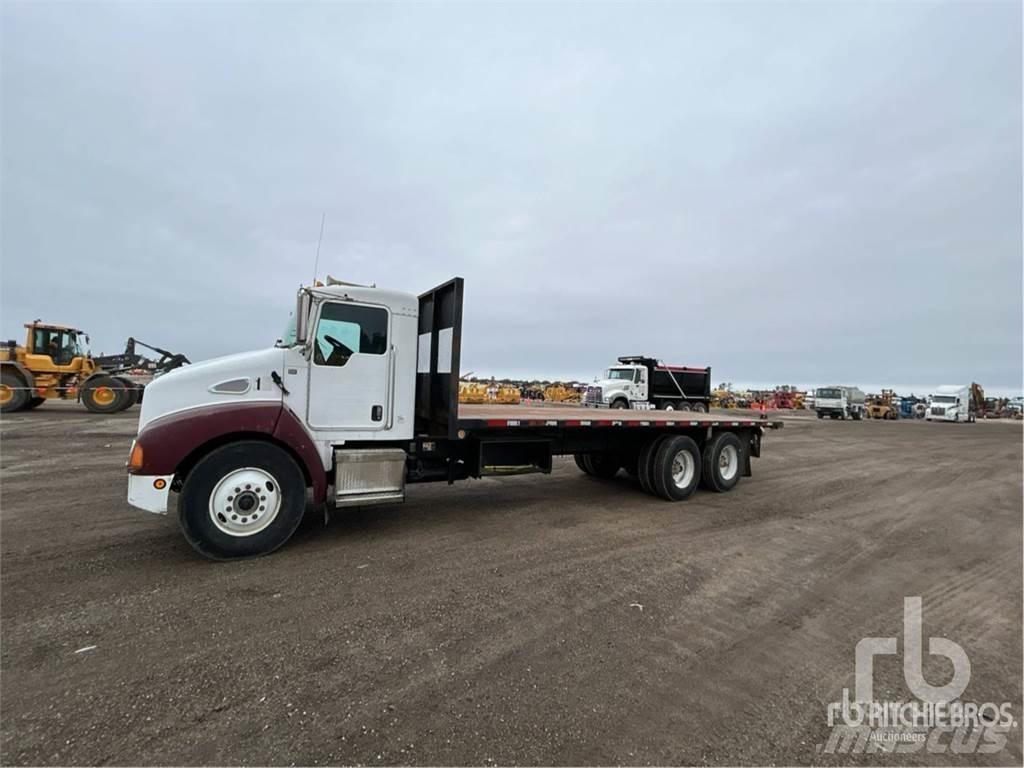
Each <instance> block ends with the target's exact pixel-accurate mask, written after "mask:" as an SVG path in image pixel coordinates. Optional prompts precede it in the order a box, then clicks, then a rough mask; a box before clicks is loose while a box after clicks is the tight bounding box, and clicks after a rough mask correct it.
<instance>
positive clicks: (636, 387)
mask: <svg viewBox="0 0 1024 768" xmlns="http://www.w3.org/2000/svg"><path fill="white" fill-rule="evenodd" d="M583 404H584V405H586V406H591V407H607V408H636V409H640V410H643V409H651V408H656V409H659V410H663V411H696V412H698V413H707V410H708V407H709V406H710V405H711V368H708V367H703V368H701V367H690V366H685V365H666V364H665V363H662V362H661V361H659V360H655V359H654V358H653V357H644V356H643V355H633V356H626V357H620V358H619V364H618V365H616V366H612V367H611V368H608V369H607V370H606V371H605V372H604V376H603V377H602V378H600V379H598V380H597V381H595V382H594V383H593V384H592V385H590V386H588V387H587V389H586V391H585V392H584V394H583Z"/></svg>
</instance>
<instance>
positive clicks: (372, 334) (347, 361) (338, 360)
mask: <svg viewBox="0 0 1024 768" xmlns="http://www.w3.org/2000/svg"><path fill="white" fill-rule="evenodd" d="M390 331H391V314H390V312H389V311H388V309H387V308H386V307H383V306H379V305H372V304H357V303H355V302H351V301H325V302H323V303H322V304H321V305H320V308H319V311H318V313H317V322H316V330H315V332H314V333H313V336H312V339H311V344H312V350H311V354H310V361H309V362H310V365H309V394H308V398H307V401H306V403H307V404H306V410H307V421H308V423H309V425H310V427H312V428H313V429H322V430H359V431H369V430H382V429H387V428H389V427H390V426H391V418H392V416H391V413H392V408H391V401H392V379H393V360H394V354H393V350H392V348H391V341H390V339H391V333H390Z"/></svg>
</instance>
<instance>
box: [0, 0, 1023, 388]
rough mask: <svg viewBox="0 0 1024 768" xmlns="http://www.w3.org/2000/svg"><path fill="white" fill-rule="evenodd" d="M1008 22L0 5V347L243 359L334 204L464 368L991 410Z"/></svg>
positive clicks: (849, 7)
mask: <svg viewBox="0 0 1024 768" xmlns="http://www.w3.org/2000/svg"><path fill="white" fill-rule="evenodd" d="M1020 13H1021V12H1020V7H1019V5H1017V4H1011V3H977V4H970V5H968V4H949V5H942V4H909V3H908V4H900V5H897V4H886V5H882V4H857V5H855V4H821V5H809V4H793V5H782V4H770V5H769V4H750V5H745V4H735V3H731V4H724V5H712V4H665V5H655V4H645V5H631V6H627V5H618V4H600V5H599V4H594V5H586V4H567V5H557V4H532V3H529V4H517V5H496V4H486V5H484V4H457V3H441V4H409V5H403V4H374V5H357V4H349V3H346V4H341V3H339V4H336V5H325V4H312V5H308V6H306V5H294V4H280V5H269V4H253V5H242V4H210V5H200V4H185V3H168V4H158V3H146V4H137V5H120V4H118V5H114V4H110V5H107V4H102V5H82V4H79V5H70V4H68V5H58V4H28V3H7V4H5V5H4V6H3V9H2V14H3V30H2V34H3V39H2V43H3V45H2V49H3V52H2V57H3V58H2V65H3V69H2V89H3V90H2V108H3V109H2V129H3V145H2V170H3V189H2V248H3V265H2V267H3V272H2V277H3V289H2V299H3V306H2V313H0V314H2V329H3V330H2V332H3V335H4V336H5V337H11V336H15V335H20V324H21V323H22V322H24V321H26V320H30V319H32V318H34V317H39V316H42V317H44V318H46V319H51V320H54V321H64V322H70V323H74V324H78V325H81V326H83V327H86V328H87V329H89V330H90V331H91V333H92V336H93V340H94V345H93V346H94V348H98V349H104V350H106V351H110V350H112V349H114V348H116V347H117V346H119V345H120V344H121V343H123V339H124V337H126V336H127V335H129V334H134V335H137V336H138V337H140V338H142V339H145V340H147V341H152V342H154V343H157V344H160V345H162V346H168V347H172V348H175V349H179V350H181V351H183V352H186V353H187V354H189V355H190V356H191V357H193V358H202V357H207V356H212V355H216V354H223V353H228V352H231V351H237V350H241V349H247V348H253V347H258V346H261V345H263V344H265V343H267V342H268V341H272V340H273V338H275V337H276V335H277V332H278V330H279V327H280V326H281V324H282V322H283V319H284V317H285V315H286V314H287V312H288V309H289V307H290V305H291V297H292V295H293V290H294V288H295V286H296V285H297V284H298V283H299V282H302V281H306V282H308V280H309V279H310V277H311V272H312V261H313V251H314V247H315V240H316V235H317V230H318V226H319V220H320V213H321V211H326V212H327V231H326V237H325V242H324V249H323V255H322V257H321V273H323V272H326V271H330V272H332V273H334V274H336V275H338V276H342V277H345V278H347V279H353V280H357V281H365V282H377V283H378V284H381V285H389V286H394V287H399V288H404V289H408V290H412V291H418V290H423V289H426V288H428V287H430V286H431V285H433V284H435V283H437V282H440V281H442V280H444V279H446V278H447V277H449V276H451V275H453V274H461V275H463V276H464V277H466V279H467V307H466V329H465V339H464V345H463V349H464V368H465V369H467V370H469V369H473V370H476V371H480V372H486V373H495V374H499V375H500V374H502V373H505V372H508V373H532V374H546V375H551V376H580V377H582V376H588V375H591V374H592V373H594V372H596V370H597V369H599V368H601V367H602V366H603V365H605V364H606V363H607V362H609V360H611V359H612V358H614V357H615V356H616V355H618V354H624V353H636V352H640V353H647V354H653V355H656V356H659V357H662V358H665V359H668V360H671V361H676V362H690V363H710V364H711V365H713V366H714V368H715V370H716V371H717V372H718V373H719V374H720V376H721V377H723V378H725V379H731V380H746V381H774V382H779V383H782V382H794V383H801V382H815V381H819V382H820V381H844V382H845V381H848V382H893V383H901V382H911V383H916V382H933V383H939V382H940V381H968V380H978V381H981V382H982V383H984V384H986V385H987V386H989V387H1003V388H1007V389H1019V388H1020V385H1021V378H1022V375H1024V374H1022V354H1021V348H1022V343H1024V342H1022V334H1021V315H1022V307H1021V285H1022V275H1021V226H1022V223H1021V141H1020V136H1021V128H1022V126H1021V70H1020V57H1021V17H1020ZM716 378H717V377H716Z"/></svg>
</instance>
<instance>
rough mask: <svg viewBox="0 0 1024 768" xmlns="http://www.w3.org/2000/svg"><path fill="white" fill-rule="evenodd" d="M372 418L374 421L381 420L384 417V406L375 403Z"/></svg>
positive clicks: (371, 411)
mask: <svg viewBox="0 0 1024 768" xmlns="http://www.w3.org/2000/svg"><path fill="white" fill-rule="evenodd" d="M370 418H371V419H373V420H374V421H380V420H381V419H383V418H384V406H383V405H375V406H373V408H371V409H370Z"/></svg>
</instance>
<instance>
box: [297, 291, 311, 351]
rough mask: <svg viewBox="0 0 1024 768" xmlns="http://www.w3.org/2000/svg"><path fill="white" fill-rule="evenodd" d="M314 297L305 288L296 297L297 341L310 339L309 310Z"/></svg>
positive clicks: (303, 342) (301, 341) (302, 342)
mask: <svg viewBox="0 0 1024 768" xmlns="http://www.w3.org/2000/svg"><path fill="white" fill-rule="evenodd" d="M311 305H312V297H311V296H310V295H309V293H308V292H306V291H305V290H300V291H299V293H298V296H297V297H296V299H295V342H296V343H297V344H305V343H306V341H307V340H308V339H309V310H310V306H311Z"/></svg>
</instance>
